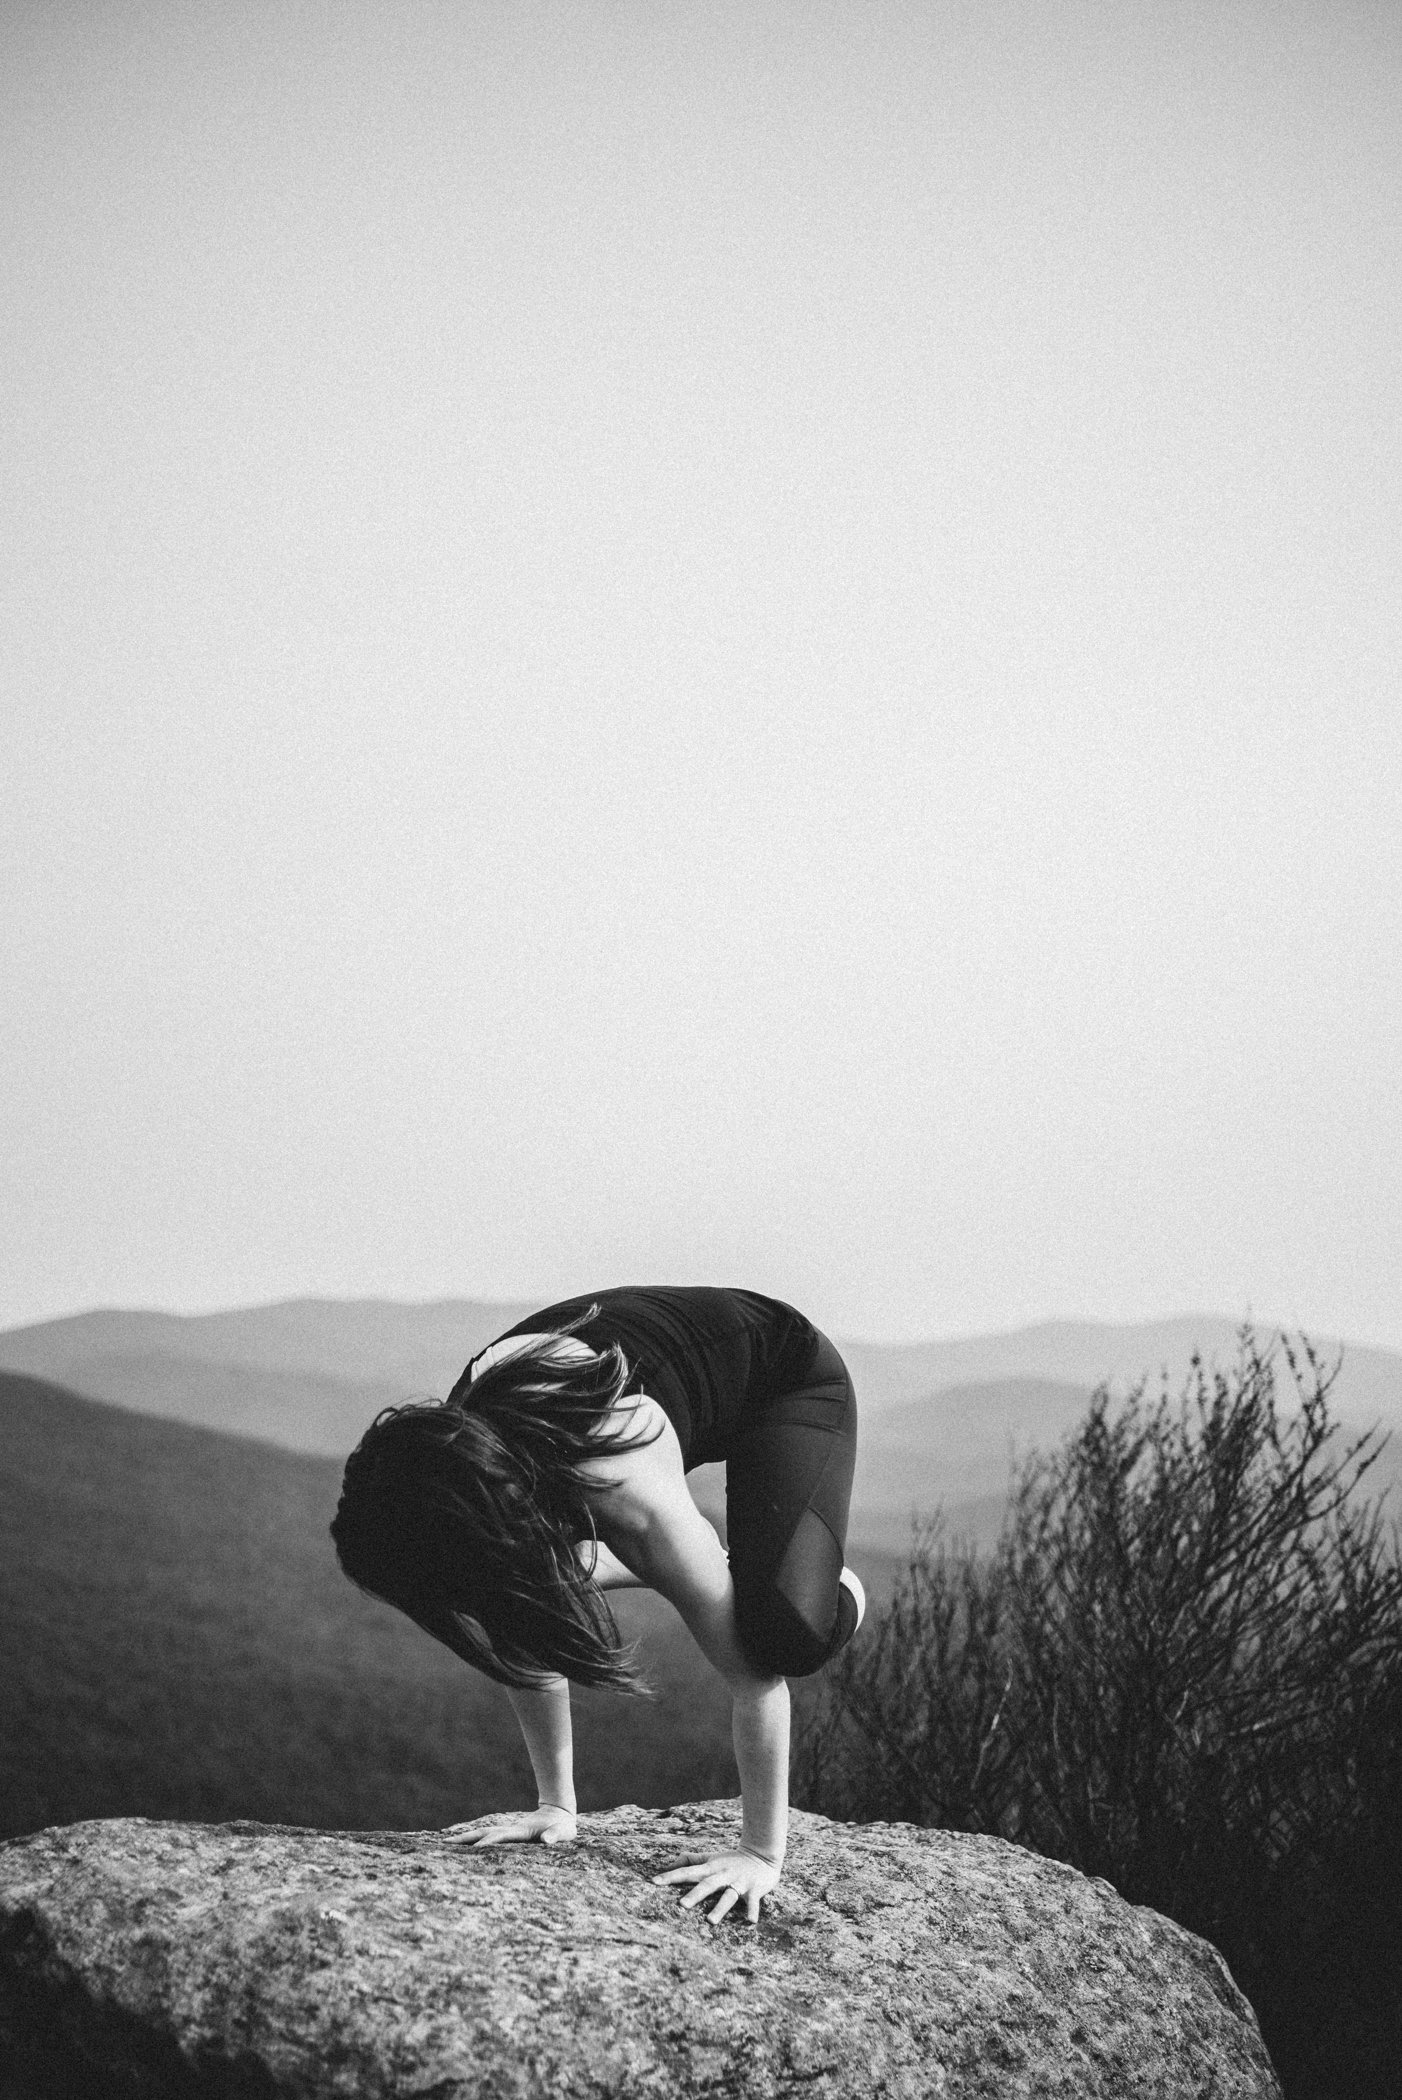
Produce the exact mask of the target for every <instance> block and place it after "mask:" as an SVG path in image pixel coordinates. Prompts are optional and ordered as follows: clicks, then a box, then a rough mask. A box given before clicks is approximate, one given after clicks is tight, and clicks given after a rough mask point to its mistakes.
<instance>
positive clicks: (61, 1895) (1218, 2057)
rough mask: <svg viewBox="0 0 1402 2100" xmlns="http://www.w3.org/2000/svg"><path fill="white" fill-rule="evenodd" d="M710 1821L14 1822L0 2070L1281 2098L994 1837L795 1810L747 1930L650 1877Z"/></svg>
mask: <svg viewBox="0 0 1402 2100" xmlns="http://www.w3.org/2000/svg"><path fill="white" fill-rule="evenodd" d="M737 1809H738V1804H737V1803H735V1802H730V1801H719V1802H708V1803H701V1804H697V1805H694V1806H691V1807H687V1808H681V1809H674V1810H670V1811H666V1812H660V1811H656V1810H650V1809H649V1810H645V1809H639V1808H619V1809H614V1810H611V1811H610V1812H608V1813H606V1814H602V1815H592V1816H584V1817H582V1818H581V1819H580V1837H579V1842H578V1843H577V1844H575V1845H572V1846H561V1847H559V1848H555V1849H550V1850H547V1849H545V1848H544V1847H541V1846H539V1845H532V1846H524V1845H506V1846H501V1847H495V1848H492V1849H490V1850H488V1851H485V1852H478V1851H475V1850H471V1849H468V1848H465V1847H464V1846H462V1845H461V1844H460V1843H455V1842H454V1840H453V1838H451V1837H449V1836H447V1835H444V1834H442V1833H440V1832H437V1831H424V1832H416V1833H412V1834H404V1833H399V1832H393V1831H382V1832H356V1833H353V1834H338V1833H334V1832H327V1831H317V1830H296V1829H285V1828H280V1827H277V1826H273V1825H266V1824H258V1823H232V1824H226V1825H222V1826H218V1827H208V1826H203V1825H198V1824H182V1823H149V1822H144V1821H140V1820H136V1819H132V1820H123V1821H117V1822H106V1823H79V1824H73V1825H70V1826H68V1827H66V1828H61V1829H55V1830H47V1831H43V1832H41V1833H39V1834H38V1835H37V1836H34V1837H27V1838H19V1839H16V1840H14V1841H13V1842H12V1843H11V1844H9V1845H7V1846H4V1847H0V2056H5V2057H6V2058H7V2060H8V2063H9V2066H10V2070H9V2082H8V2083H7V2084H6V2083H5V2082H4V2081H0V2086H3V2089H4V2091H5V2093H6V2094H7V2095H12V2096H15V2100H20V2096H23V2100H28V2096H30V2095H34V2096H39V2095H49V2094H63V2095H65V2096H67V2095H69V2094H90V2093H91V2094H99V2093H100V2094H102V2095H103V2096H104V2100H105V2096H107V2095H117V2094H122V2095H133V2096H135V2095H140V2094H202V2093H216V2094H225V2095H235V2094H237V2095H250V2096H253V2095H259V2096H262V2095H269V2096H271V2095H275V2094H295V2095H299V2096H301V2095H318V2096H319V2095H332V2094H335V2095H341V2094H344V2095H348V2096H349V2095H355V2096H356V2100H378V2096H381V2095H383V2096H386V2100H388V2096H391V2095H393V2096H395V2100H406V2096H409V2095H415V2096H419V2100H428V2096H433V2100H456V2096H459V2095H461V2096H467V2095H488V2094H490V2095H491V2096H493V2100H507V2096H513V2095H527V2094H530V2095H546V2094H548V2095H552V2096H564V2095H573V2094H581V2095H583V2094H588V2095H590V2096H592V2100H611V2096H620V2100H622V2096H628V2100H633V2096H639V2100H640V2096H643V2095H649V2096H653V2095H655V2096H658V2100H661V2096H663V2095H666V2096H672V2095H678V2094H680V2095H691V2094H700V2093H703V2092H704V2093H708V2094H717V2093H722V2094H725V2093H728V2094H734V2095H745V2096H756V2100H766V2096H769V2095H777V2094H781V2093H782V2094H789V2095H791V2094H793V2093H794V2092H795V2091H802V2092H803V2093H805V2094H812V2095H814V2096H815V2100H838V2096H840V2095H846V2094H859V2095H861V2096H863V2100H867V2096H872V2095H902V2096H911V2100H914V2096H916V2095H926V2094H928V2095H937V2094H938V2095H943V2096H947V2100H963V2096H965V2095H975V2094H978V2095H985V2094H986V2095H989V2096H993V2095H997V2096H998V2100H1015V2096H1018V2095H1022V2094H1029V2095H1030V2094H1037V2095H1052V2094H1064V2095H1066V2096H1068V2100H1070V2096H1072V2095H1074V2096H1075V2100H1096V2096H1100V2095H1104V2096H1106V2100H1111V2096H1113V2100H1126V2096H1128V2095H1146V2096H1147V2095H1150V2094H1152V2095H1153V2096H1154V2100H1176V2096H1178V2095H1182V2096H1184V2100H1187V2096H1188V2095H1192V2096H1193V2100H1208V2096H1221V2100H1229V2096H1230V2100H1246V2096H1255V2095H1263V2096H1264V2095H1271V2096H1275V2100H1278V2096H1279V2092H1280V2088H1279V2086H1278V2084H1277V2082H1276V2078H1275V2075H1274V2073H1273V2071H1272V2069H1271V2066H1270V2062H1269V2060H1268V2058H1267V2056H1266V2052H1265V2049H1264V2048H1263V2046H1262V2043H1261V2038H1260V2035H1259V2033H1258V2031H1257V2027H1256V2022H1255V2019H1254V2017H1253V2015H1252V2013H1251V2009H1250V2007H1249V2006H1248V2005H1247V2003H1246V2000H1245V1999H1244V1998H1243V1997H1242V1995H1241V1993H1240V1992H1239V1991H1238V1990H1237V1988H1236V1986H1235V1985H1234V1983H1233V1982H1232V1980H1231V1977H1230V1976H1229V1974H1228V1972H1227V1969H1226V1967H1225V1965H1224V1963H1223V1962H1222V1961H1221V1959H1220V1957H1219V1956H1218V1955H1217V1954H1216V1953H1215V1952H1214V1951H1213V1949H1212V1948H1210V1947H1208V1946H1207V1945H1206V1944H1205V1942H1203V1941H1201V1940H1198V1939H1194V1938H1193V1937H1192V1936H1191V1935H1190V1934H1189V1933H1186V1932H1184V1931H1182V1930H1181V1929H1180V1928H1179V1927H1178V1926H1176V1925H1173V1924H1170V1923H1169V1922H1168V1921H1167V1920H1166V1919H1164V1918H1161V1917H1159V1916H1158V1915H1157V1914H1156V1913H1155V1912H1153V1911H1149V1910H1139V1909H1135V1908H1132V1907H1131V1906H1130V1905H1129V1904H1127V1903H1125V1902H1124V1901H1122V1899H1121V1898H1120V1897H1119V1896H1117V1895H1116V1894H1115V1892H1114V1891H1113V1889H1111V1888H1110V1887H1109V1886H1108V1885H1107V1884H1106V1883H1104V1882H1094V1881H1087V1880H1086V1879H1085V1878H1084V1877H1083V1876H1081V1875H1080V1874H1077V1873H1075V1872H1074V1871H1073V1870H1072V1869H1071V1868H1069V1867H1062V1866H1057V1865H1054V1864H1052V1863H1050V1862H1048V1861H1046V1860H1042V1859H1038V1858H1035V1857H1034V1856H1033V1855H1032V1854H1031V1853H1029V1852H1023V1851H1020V1850H1018V1849H1017V1848H1016V1847H1014V1846H1011V1845H1005V1844H1002V1843H1000V1842H999V1841H998V1840H996V1839H993V1838H970V1837H959V1836H954V1835H951V1834H949V1833H946V1832H942V1831H933V1830H915V1829H911V1828H910V1827H908V1826H906V1825H904V1824H880V1823H878V1824H870V1825H866V1826H862V1827H857V1828H853V1827H850V1826H846V1825H843V1824H838V1823H829V1822H827V1821H826V1820H825V1819H824V1818H823V1817H821V1816H812V1815H803V1814H799V1813H797V1812H795V1814H794V1817H793V1826H792V1837H791V1842H790V1851H789V1860H788V1864H787V1867H786V1869H785V1874H784V1879H783V1881H782V1882H781V1884H780V1886H779V1888H778V1889H777V1890H776V1892H775V1894H774V1896H773V1897H772V1898H771V1899H770V1901H769V1903H768V1905H767V1906H766V1910H765V1914H764V1918H763V1921H762V1923H761V1924H760V1926H759V1927H758V1928H755V1927H751V1926H747V1925H745V1924H744V1923H743V1922H741V1923H731V1922H727V1923H725V1924H724V1925H721V1926H719V1927H713V1926H710V1925H708V1924H707V1923H706V1922H705V1921H704V1919H703V1918H702V1917H701V1915H700V1913H699V1912H698V1911H683V1910H680V1909H679V1908H678V1901H677V1899H678V1896H679V1895H680V1894H682V1893H684V1892H683V1891H682V1890H679V1889H677V1888H676V1887H672V1888H653V1887H652V1886H650V1883H649V1878H648V1877H649V1876H650V1875H652V1874H655V1873H658V1872H661V1871H662V1870H664V1869H665V1868H667V1867H671V1866H676V1865H680V1864H681V1863H682V1862H683V1861H685V1860H689V1859H693V1858H696V1857H705V1856H706V1855H707V1854H708V1853H710V1852H713V1851H718V1850H721V1849H725V1848H728V1847H731V1846H733V1845H734V1844H735V1842H736V1840H737V1838H738V1816H737ZM463 1827H464V1828H472V1829H475V1828H477V1827H478V1826H475V1825H473V1826H463Z"/></svg>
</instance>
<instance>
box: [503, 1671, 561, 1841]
mask: <svg viewBox="0 0 1402 2100" xmlns="http://www.w3.org/2000/svg"><path fill="white" fill-rule="evenodd" d="M507 1697H508V1699H510V1701H511V1705H512V1709H513V1711H514V1713H515V1715H516V1718H517V1720H518V1721H519V1722H520V1724H521V1733H522V1735H523V1736H524V1737H525V1739H526V1749H527V1752H528V1753H529V1756H530V1760H531V1770H532V1771H533V1772H534V1773H535V1783H536V1791H537V1794H538V1797H539V1800H540V1805H541V1807H542V1808H544V1807H546V1806H547V1805H548V1806H550V1807H552V1808H566V1809H568V1810H569V1811H570V1813H571V1814H573V1813H574V1808H575V1798H574V1736H573V1732H572V1730H571V1727H570V1687H569V1679H568V1678H566V1677H552V1678H551V1679H550V1680H549V1682H548V1683H546V1684H544V1685H542V1686H541V1687H540V1689H539V1690H535V1689H531V1690H526V1689H523V1688H521V1687H518V1686H516V1685H511V1686H508V1688H507Z"/></svg>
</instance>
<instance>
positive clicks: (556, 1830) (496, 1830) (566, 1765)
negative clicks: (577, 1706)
mask: <svg viewBox="0 0 1402 2100" xmlns="http://www.w3.org/2000/svg"><path fill="white" fill-rule="evenodd" d="M507 1697H508V1699H510V1701H511V1705H512V1710H513V1712H514V1713H515V1715H516V1719H517V1720H518V1721H519V1722H520V1724H521V1733H522V1735H523V1736H524V1737H525V1739H526V1750H527V1753H528V1755H529V1757H530V1760H531V1770H532V1771H533V1772H534V1774H535V1783H536V1795H537V1799H538V1802H539V1806H538V1807H537V1808H535V1809H533V1810H532V1811H531V1812H530V1813H529V1814H528V1815H521V1816H511V1817H504V1818H502V1819H500V1820H499V1821H497V1822H496V1823H495V1824H494V1825H493V1827H492V1829H491V1830H489V1831H487V1832H485V1833H484V1834H483V1835H482V1836H480V1837H478V1836H473V1837H471V1838H470V1839H469V1840H468V1842H469V1843H470V1844H473V1845H506V1844H512V1843H517V1842H528V1841H530V1840H531V1839H533V1838H539V1840H540V1841H541V1843H542V1844H544V1845H558V1844H562V1843H564V1842H565V1841H567V1840H568V1839H570V1838H572V1837H573V1836H574V1835H575V1831H576V1827H577V1826H576V1822H575V1807H576V1804H575V1796H574V1735H573V1731H572V1729H571V1727H570V1687H569V1680H568V1679H567V1678H564V1677H551V1678H547V1679H546V1680H545V1681H544V1682H543V1683H542V1684H541V1685H540V1686H539V1688H535V1687H531V1688H529V1689H527V1688H525V1687H521V1686H516V1685H511V1686H509V1687H508V1688H507ZM454 1827H455V1828H460V1827H462V1826H454Z"/></svg>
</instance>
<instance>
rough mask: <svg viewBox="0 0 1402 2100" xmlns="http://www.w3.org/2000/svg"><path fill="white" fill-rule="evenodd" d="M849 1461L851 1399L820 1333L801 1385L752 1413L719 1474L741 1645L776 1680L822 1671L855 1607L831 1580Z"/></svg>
mask: <svg viewBox="0 0 1402 2100" xmlns="http://www.w3.org/2000/svg"><path fill="white" fill-rule="evenodd" d="M856 1457H857V1396H856V1394H855V1393H854V1392H853V1390H852V1380H851V1377H850V1375H849V1373H848V1370H847V1366H846V1364H844V1362H843V1361H842V1358H841V1357H840V1356H839V1355H838V1353H837V1351H836V1349H834V1347H833V1345H832V1343H831V1342H830V1341H829V1340H828V1339H827V1336H826V1335H821V1334H820V1335H819V1336H818V1346H817V1348H816V1350H815V1351H814V1354H813V1359H812V1364H811V1367H810V1369H809V1372H808V1375H807V1377H806V1379H805V1381H804V1383H803V1384H802V1385H801V1386H799V1387H797V1388H795V1389H793V1390H790V1391H788V1392H784V1393H780V1394H777V1395H776V1396H775V1397H774V1398H773V1399H772V1400H767V1401H766V1402H765V1403H764V1404H763V1405H762V1406H761V1407H758V1408H756V1409H755V1410H754V1411H753V1413H752V1414H751V1415H750V1417H749V1419H748V1420H747V1421H746V1422H745V1423H744V1425H743V1426H742V1428H741V1429H740V1431H739V1432H738V1434H737V1437H736V1440H735V1442H734V1443H733V1444H732V1446H731V1448H730V1451H729V1453H728V1455H727V1459H726V1468H725V1510H726V1528H727V1533H728V1538H729V1547H730V1573H731V1577H732V1579H733V1581H734V1584H735V1608H736V1619H737V1622H738V1626H739V1633H740V1640H741V1644H742V1646H743V1647H744V1649H745V1652H746V1654H747V1655H748V1656H749V1658H750V1660H751V1662H752V1663H754V1664H755V1666H756V1668H758V1669H763V1670H769V1671H772V1672H773V1673H774V1675H775V1676H779V1677H807V1676H810V1675H811V1674H812V1672H813V1671H814V1670H818V1669H821V1668H822V1666H823V1664H824V1663H825V1662H827V1660H828V1659H829V1657H830V1656H832V1655H834V1654H836V1652H837V1650H838V1649H839V1648H840V1647H841V1646H842V1644H843V1642H844V1641H845V1640H846V1639H847V1638H848V1637H849V1636H850V1634H851V1631H852V1627H853V1624H854V1623H855V1618H856V1607H855V1605H854V1604H853V1602H852V1599H851V1596H850V1593H849V1592H848V1591H846V1590H845V1589H841V1588H840V1587H839V1584H838V1579H837V1578H838V1576H839V1574H840V1573H841V1570H842V1556H843V1552H844V1549H845V1547H846V1543H847V1508H848V1504H849V1503H850V1501H851V1499H852V1468H853V1466H854V1464H855V1462H856Z"/></svg>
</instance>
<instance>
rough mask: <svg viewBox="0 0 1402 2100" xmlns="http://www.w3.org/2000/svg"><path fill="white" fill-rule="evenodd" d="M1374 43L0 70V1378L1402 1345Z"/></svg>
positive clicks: (497, 34)
mask: <svg viewBox="0 0 1402 2100" xmlns="http://www.w3.org/2000/svg"><path fill="white" fill-rule="evenodd" d="M1400 110H1402V10H1399V9H1398V8H1397V7H1396V6H1395V5H1394V4H1385V5H1376V6H1368V5H1349V4H1347V0H1316V4H1313V5H1308V6H1300V5H1287V4H1279V5H1271V4H1262V0H1255V4H1249V0H1248V4H1239V5H1232V6H1230V7H1227V6H1223V5H1221V4H1220V0H1205V4H1202V5H1195V6H1183V5H1174V4H1171V0H1168V4H1164V0H1160V4H1156V5H1154V6H1152V7H1151V6H1146V5H1139V4H1137V0H1136V4H1131V0H1123V4H1120V5H1091V4H1060V0H1028V4H1025V5H1003V4H998V0H978V4H970V5H964V6H952V5H948V6H947V5H936V4H931V5H911V6H899V5H892V4H885V0H848V4H844V5H823V4H821V0H805V4H802V5H786V4H776V0H765V4H764V5H762V6H756V5H754V4H753V0H743V4H736V5H726V6H718V5H704V4H697V5H694V6H687V5H675V6H663V5H644V4H641V0H635V4H632V5H621V4H602V0H601V4H589V0H569V4H565V0H560V4H554V5H549V6H542V5H536V4H523V0H499V4H496V5H470V4H466V0H451V4H444V5H437V6H428V5H417V4H414V0H403V4H396V5H394V6H386V5H383V4H378V0H377V4H373V5H371V4H355V0H338V4H334V5H333V4H324V5H316V6H313V5H305V4H289V0H277V4H269V5H263V6H245V5H240V4H238V0H219V4H217V5H215V4H210V5H207V6H203V5H182V6H159V5H151V4H146V5H115V4H114V5H98V4H84V5H76V4H74V5H65V6H55V5H53V4H52V0H43V4H38V5H27V6H26V5H21V4H18V0H10V4H9V5H8V6H7V8H6V9H5V12H4V20H3V52H2V53H0V156H2V157H3V183H4V196H5V199H6V203H5V210H4V213H3V231H0V243H3V250H2V252H3V269H4V285H3V290H2V292H0V344H3V360H4V373H5V376H4V396H5V402H6V415H5V422H4V434H3V441H2V443H3V453H2V454H0V471H3V475H4V485H5V488H6V490H7V501H6V504H5V520H6V535H7V549H6V557H7V558H6V561H5V564H4V583H3V591H4V604H3V639H2V640H0V675H2V676H3V681H4V692H5V700H4V710H5V735H4V750H5V768H4V770H5V774H6V780H7V784H6V787H5V789H4V807H3V812H0V815H2V816H3V824H2V826H0V868H3V879H4V899H5V902H4V911H5V917H4V982H5V997H4V1011H3V1023H0V1028H2V1029H3V1045H4V1055H5V1064H6V1078H5V1083H4V1089H3V1105H2V1106H0V1114H2V1115H3V1141H4V1147H5V1153H6V1159H7V1165H6V1179H7V1184H8V1186H7V1192H6V1196H5V1201H4V1245H3V1253H2V1255H0V1321H3V1322H5V1323H9V1322H14V1321H19V1320H24V1319H32V1318H38V1317H40V1316H43V1315H45V1314H48V1313H57V1312H61V1311H68V1310H72V1309H76V1308H78V1307H80V1306H84V1305H88V1304H92V1303H95V1302H109V1303H111V1302H120V1303H143V1304H152V1305H160V1306H165V1307H169V1308H171V1309H174V1310H193V1309H197V1308H204V1307H209V1306H213V1305H219V1304H227V1303H232V1302H237V1301H246V1300H251V1299H260V1298H268V1297H274V1296H281V1295H290V1294H293V1293H299V1292H311V1291H315V1292H327V1293H336V1294H340V1293H357V1294H358V1293H370V1292H377V1293H386V1294H392V1295H402V1296H411V1297H424V1296H430V1295H436V1294H439V1293H454V1294H456V1293H463V1294H468V1295H488V1294H500V1295H504V1296H511V1297H514V1298H525V1297H530V1296H532V1295H535V1294H538V1295H540V1296H541V1297H545V1296H548V1295H552V1294H555V1293H557V1292H559V1291H563V1290H567V1289H574V1288H579V1287H582V1286H585V1287H587V1286H588V1285H590V1284H593V1283H608V1282H616V1281H623V1280H650V1281H660V1280H675V1281H717V1282H725V1281H729V1282H745V1283H749V1284H752V1285H753V1286H755V1287H756V1288H760V1289H767V1290H771V1291H774V1292H776V1293H777V1294H779V1295H781V1296H784V1297H789V1298H794V1299H796V1300H797V1301H798V1302H800V1303H801V1304H803V1305H804V1306H805V1307H806V1308H807V1309H809V1310H810V1311H812V1312H813V1314H814V1316H815V1317H818V1318H820V1319H821V1321H822V1323H823V1324H824V1325H827V1326H829V1327H831V1328H834V1329H837V1330H840V1331H846V1332H849V1333H851V1332H864V1333H866V1334H869V1335H872V1336H883V1337H893V1338H894V1337H908V1336H915V1335H933V1334H941V1333H950V1332H958V1331H968V1330H975V1329H986V1328H994V1327H1000V1326H1005V1325H1011V1324H1013V1323H1015V1322H1018V1321H1022V1320H1026V1319H1032V1318H1036V1317H1041V1316H1043V1315H1048V1314H1068V1315H1091V1316H1101V1317H1106V1318H1129V1317H1148V1316H1151V1315H1157V1314H1161V1313H1169V1312H1175V1311H1180V1310H1184V1309H1187V1308H1191V1307H1211V1308H1213V1309H1217V1310H1221V1311H1225V1312H1231V1313H1236V1312H1240V1311H1243V1310H1245V1309H1246V1308H1247V1307H1248V1306H1249V1307H1251V1308H1252V1309H1254V1310H1255V1312H1256V1313H1257V1314H1258V1315H1260V1316H1262V1317H1274V1318H1278V1319H1286V1320H1303V1321H1305V1322H1306V1323H1308V1324H1310V1325H1312V1326H1314V1327H1316V1328H1317V1329H1320V1330H1321V1331H1324V1330H1332V1331H1341V1332H1343V1333H1345V1334H1349V1335H1352V1336H1354V1337H1356V1338H1358V1339H1360V1340H1372V1341H1378V1342H1383V1343H1391V1344H1393V1345H1402V1298H1400V1297H1399V1290H1398V1278H1399V1275H1402V1111H1400V1110H1399V1099H1402V970H1399V967H1398V965H1399V955H1402V821H1400V820H1402V728H1400V726H1399V722H1400V717H1402V706H1400V704H1399V663H1400V662H1402V649H1399V641H1400V640H1402V597H1400V595H1399V588H1398V585H1399V555H1400V554H1402V548H1400V547H1399V519H1400V517H1402V498H1400V497H1399V491H1400V490H1402V456H1400V455H1402V444H1400V443H1399V421H1400V420H1402V414H1400V405H1402V371H1400V370H1399V364H1402V358H1399V343H1402V333H1400V332H1399V322H1402V252H1400V251H1402V180H1399V177H1400V176H1402V121H1399V111H1400Z"/></svg>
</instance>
